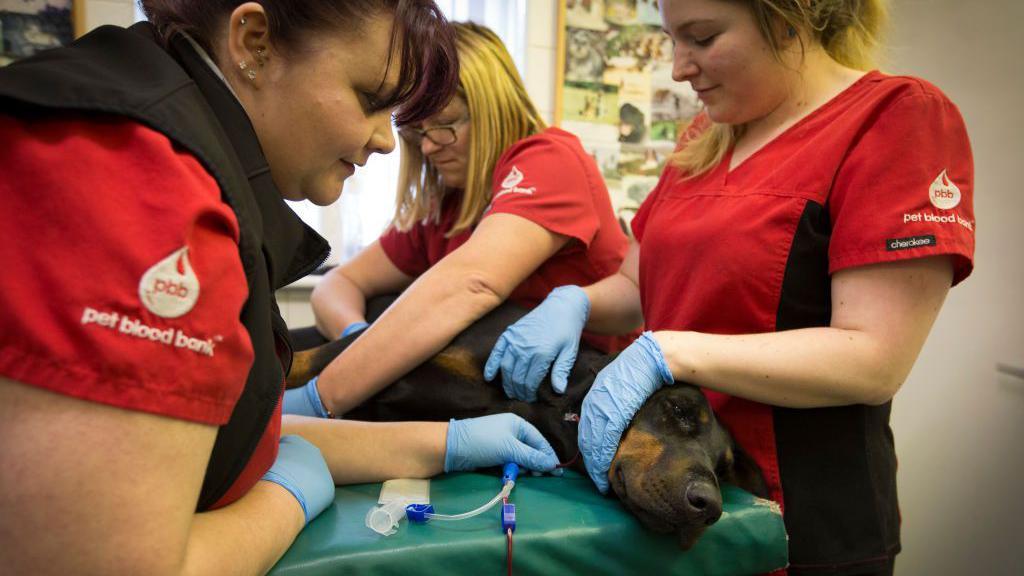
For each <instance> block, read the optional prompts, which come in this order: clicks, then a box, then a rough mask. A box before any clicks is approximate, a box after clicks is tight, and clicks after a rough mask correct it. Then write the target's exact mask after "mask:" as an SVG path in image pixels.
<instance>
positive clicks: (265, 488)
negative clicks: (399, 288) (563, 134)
mask: <svg viewBox="0 0 1024 576" xmlns="http://www.w3.org/2000/svg"><path fill="white" fill-rule="evenodd" d="M142 5H143V7H144V8H145V10H146V13H147V15H148V16H149V19H150V22H148V23H142V24H137V25H135V26H132V27H131V28H129V29H123V28H118V27H113V26H105V27H102V28H99V29H97V30H95V31H94V32H92V33H90V34H88V35H86V36H84V37H83V38H81V39H80V40H78V41H77V42H75V43H74V44H72V45H70V46H68V47H66V48H60V49H57V50H53V51H49V52H44V53H41V54H39V55H37V56H35V57H33V58H29V59H27V60H23V61H20V62H18V63H15V64H13V65H11V66H9V67H7V68H4V69H3V70H0V139H2V141H3V142H4V145H3V147H2V148H0V164H2V165H3V166H4V178H3V180H2V181H0V227H2V228H3V229H4V230H5V235H4V236H5V240H4V242H2V243H0V262H2V265H3V267H4V274H3V276H2V277H0V292H2V293H3V294H4V296H5V304H6V306H4V307H3V309H2V311H0V327H2V329H0V439H2V440H0V461H2V462H3V463H4V466H2V467H0V468H2V470H0V565H2V566H4V569H5V570H8V571H10V572H11V573H15V574H51V573H52V574H71V573H78V574H83V573H90V574H92V573H101V574H172V573H173V574H177V573H189V574H191V573H215V574H256V573H262V572H265V571H267V570H268V569H270V567H271V566H273V564H274V563H275V562H276V561H277V559H278V558H279V557H280V556H281V555H282V554H283V553H284V551H285V550H286V549H287V548H288V546H289V545H290V543H291V542H292V540H293V539H294V538H295V536H296V534H297V533H298V532H299V530H301V529H302V527H303V526H304V525H305V523H306V522H308V521H309V520H310V519H312V518H313V517H315V516H316V515H317V514H319V513H320V512H321V511H323V510H324V509H325V508H326V507H327V506H328V505H329V504H330V503H331V502H332V501H333V495H334V484H336V483H345V482H352V481H371V480H380V479H385V478H392V477H401V476H407V477H408V476H420V477H422V476H429V475H433V474H437V473H439V472H441V471H442V470H460V469H468V468H472V467H476V466H483V465H493V464H498V463H501V462H505V461H516V462H518V463H520V464H523V465H525V466H527V467H530V468H534V469H540V470H548V469H551V468H553V467H554V465H555V464H556V463H557V460H556V458H555V456H554V452H553V451H552V450H551V448H550V446H548V445H547V443H546V441H544V439H543V438H542V437H541V436H540V434H539V433H537V432H536V430H535V429H533V428H532V427H530V426H529V425H528V424H526V423H525V422H523V421H521V420H519V419H517V418H516V417H514V416H512V415H508V414H506V415H499V416H496V417H487V418H482V419H469V420H462V421H454V422H452V423H450V424H449V423H389V424H366V423H359V422H344V421H324V420H318V421H315V422H312V423H311V422H308V421H307V422H298V421H294V422H288V421H286V422H284V423H282V421H281V413H280V408H279V405H280V398H281V394H282V392H283V388H284V374H285V373H286V372H287V370H288V367H289V364H290V361H291V349H290V344H289V339H288V332H287V329H286V327H285V324H284V321H283V320H282V319H281V316H280V314H279V313H278V308H277V305H276V302H275V301H274V290H276V289H277V288H280V287H281V286H284V285H286V284H288V283H290V282H292V281H294V280H296V279H297V278H299V277H301V276H304V275H305V274H307V273H308V272H309V271H311V270H313V269H314V268H316V267H317V266H319V265H320V264H321V263H322V262H323V261H324V259H325V258H326V255H327V245H326V243H325V242H324V240H323V239H322V238H320V237H319V236H317V235H316V234H315V233H314V232H313V231H311V230H310V229H308V228H307V227H306V226H305V225H303V224H302V222H301V221H300V220H298V219H297V218H296V217H295V215H294V213H292V212H291V211H290V210H289V208H288V207H287V206H286V205H285V203H284V199H289V200H302V199H308V200H310V201H312V202H314V203H316V204H319V205H327V204H330V203H332V202H334V201H335V200H337V198H338V196H339V195H340V193H341V189H342V183H343V181H344V180H345V179H346V178H347V177H348V176H350V175H351V174H352V173H353V171H354V170H355V166H357V165H362V164H363V163H364V162H365V161H366V159H367V158H368V157H369V156H370V155H371V154H374V153H387V152H390V151H391V150H392V149H393V148H394V140H393V137H392V132H391V123H392V120H394V122H395V123H397V124H398V125H399V126H401V125H404V124H407V123H414V122H420V121H422V120H423V119H424V118H428V117H431V116H432V115H434V114H436V113H437V112H438V111H440V110H441V109H442V108H443V107H444V106H445V105H446V104H447V103H448V101H449V100H450V98H451V95H452V94H453V92H454V89H455V84H456V82H457V77H458V64H457V58H456V54H455V49H454V45H453V38H452V32H451V30H450V28H449V26H448V24H447V22H446V21H445V19H444V17H443V16H442V15H441V14H440V12H439V11H438V9H437V7H436V6H435V5H434V3H433V2H430V1H426V0H350V1H346V2H332V1H327V0H303V1H298V0H273V1H271V0H263V1H261V2H238V1H228V0H221V1H198V0H178V1H165V2H157V1H146V0H144V1H143V2H142ZM71 246H74V249H73V252H72V250H71V249H69V247H71ZM282 429H284V431H285V432H288V431H297V432H301V433H302V434H303V435H305V436H306V437H307V438H308V440H307V439H304V438H302V437H300V436H298V435H286V436H283V437H282V435H281V432H282ZM311 442H312V443H311ZM321 450H322V451H321ZM382 453H383V454H387V455H388V456H389V457H387V458H379V455H380V454H382Z"/></svg>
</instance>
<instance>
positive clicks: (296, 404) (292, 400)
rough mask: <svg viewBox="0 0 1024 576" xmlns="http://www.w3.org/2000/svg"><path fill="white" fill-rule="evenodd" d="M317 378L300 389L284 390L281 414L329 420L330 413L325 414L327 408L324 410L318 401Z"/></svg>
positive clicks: (322, 404)
mask: <svg viewBox="0 0 1024 576" xmlns="http://www.w3.org/2000/svg"><path fill="white" fill-rule="evenodd" d="M318 378H319V376H316V377H314V378H313V379H312V380H310V381H309V382H307V383H306V385H305V386H302V387H301V388H292V389H291V390H285V391H284V401H283V402H282V405H281V412H282V413H284V414H298V415H299V416H315V417H317V418H330V413H328V412H327V408H324V403H323V401H321V400H320V391H319V390H317V387H316V381H317V379H318Z"/></svg>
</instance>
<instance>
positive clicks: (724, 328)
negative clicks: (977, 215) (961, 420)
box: [632, 72, 975, 574]
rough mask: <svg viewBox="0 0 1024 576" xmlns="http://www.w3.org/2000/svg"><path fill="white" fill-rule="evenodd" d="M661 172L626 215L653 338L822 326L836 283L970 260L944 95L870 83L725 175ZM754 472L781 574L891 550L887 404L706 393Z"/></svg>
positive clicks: (892, 79)
mask: <svg viewBox="0 0 1024 576" xmlns="http://www.w3.org/2000/svg"><path fill="white" fill-rule="evenodd" d="M729 164H730V154H728V153H727V154H726V156H725V158H724V159H723V160H722V161H721V163H720V164H719V165H718V166H717V167H715V168H713V169H711V170H710V171H708V172H706V173H704V174H702V175H699V176H697V177H694V178H689V179H684V176H685V174H683V173H680V171H679V170H677V169H675V168H672V167H669V168H667V169H666V170H665V171H664V173H663V175H662V177H661V179H660V181H659V183H658V185H657V187H656V188H655V189H654V190H653V191H652V192H651V194H650V196H649V197H648V198H647V200H646V201H645V202H644V204H643V206H642V207H641V209H640V210H639V212H638V213H637V215H636V217H635V218H634V220H633V223H632V227H633V231H634V234H635V236H636V238H637V239H638V241H639V243H640V290H641V299H642V305H643V313H644V318H645V321H646V328H647V329H648V330H678V331H696V332H703V333H711V334H753V333H765V332H774V331H780V330H788V329H796V328H805V327H812V326H827V325H828V323H829V318H830V297H829V290H830V276H831V274H833V273H834V272H836V271H839V270H843V269H846V268H851V267H855V266H863V265H867V264H878V263H884V262H897V261H901V260H906V259H911V258H922V257H926V256H935V255H946V256H949V257H950V259H951V261H952V263H953V269H954V277H953V284H957V283H959V282H961V281H962V280H963V279H964V278H966V277H967V276H968V275H969V274H970V273H971V269H972V265H973V254H974V228H975V221H974V209H973V205H972V200H973V195H974V169H973V161H972V156H971V148H970V144H969V142H968V138H967V132H966V129H965V126H964V122H963V119H962V118H961V116H960V113H959V111H958V110H957V108H956V106H954V105H953V104H952V103H951V102H950V101H949V100H948V99H947V98H946V97H945V96H944V95H943V94H942V93H941V92H940V91H939V90H938V89H937V88H936V87H934V86H932V85H931V84H929V83H927V82H925V81H922V80H920V79H916V78H910V77H902V76H888V75H885V74H882V73H879V72H870V73H868V74H866V75H865V76H863V77H862V78H861V79H860V80H858V81H857V82H855V83H854V84H853V85H851V86H850V87H849V88H847V89H846V90H845V91H844V92H842V93H840V94H839V95H838V96H836V97H835V98H833V99H832V100H831V101H829V102H827V103H826V104H824V105H823V106H822V107H820V108H819V109H817V110H815V111H814V112H812V113H811V114H809V115H808V116H806V117H805V118H803V119H801V120H800V121H799V122H798V123H797V124H795V125H793V126H792V127H791V128H789V129H788V130H786V131H785V132H784V133H783V134H781V135H780V136H778V137H777V138H776V139H774V140H773V141H771V142H769V143H768V144H766V145H765V146H764V147H763V148H762V149H760V150H759V151H757V152H756V153H755V154H754V155H752V156H751V157H750V158H748V159H746V160H745V161H744V162H742V163H741V164H739V165H738V166H736V167H735V168H733V169H732V170H730V169H729ZM705 394H706V395H707V396H708V398H709V400H710V402H711V404H712V406H713V407H714V409H715V411H716V413H717V414H718V416H719V418H720V419H721V420H722V421H723V422H724V423H725V425H726V426H727V427H728V428H729V429H730V430H731V432H732V434H733V436H734V437H735V439H736V441H737V442H738V443H739V444H740V446H742V447H743V448H744V449H745V450H746V451H747V452H748V453H749V454H750V455H751V456H753V458H754V459H755V460H756V461H757V463H758V464H759V465H760V467H761V469H762V471H763V472H764V474H765V477H766V480H767V482H768V485H769V489H770V492H771V497H772V499H774V500H775V501H776V502H778V503H779V504H780V505H782V506H783V509H784V514H785V519H786V526H787V530H788V532H789V534H790V562H791V567H790V573H822V574H826V573H827V574H843V573H847V572H849V571H850V570H852V569H854V568H855V567H857V566H860V567H865V566H869V565H871V563H872V562H885V561H887V560H888V559H889V558H891V557H892V555H894V554H895V553H896V552H897V551H898V550H899V515H898V508H897V501H896V489H895V453H894V450H893V443H892V432H891V430H890V429H889V424H888V420H889V409H890V404H888V403H887V404H885V405H883V406H874V407H870V406H863V405H857V406H846V407H837V408H822V409H804V410H797V409H786V408H779V407H772V406H768V405H765V404H760V403H756V402H752V401H749V400H745V399H742V398H735V397H730V396H727V395H725V394H722V393H719V392H715V391H711V390H705Z"/></svg>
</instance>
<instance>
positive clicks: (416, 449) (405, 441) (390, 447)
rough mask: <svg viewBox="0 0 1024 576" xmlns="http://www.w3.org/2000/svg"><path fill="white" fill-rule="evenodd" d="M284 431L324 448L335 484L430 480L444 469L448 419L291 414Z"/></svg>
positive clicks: (288, 416) (285, 423)
mask: <svg viewBox="0 0 1024 576" xmlns="http://www.w3.org/2000/svg"><path fill="white" fill-rule="evenodd" d="M282 434H298V435H300V436H302V437H304V438H305V439H306V440H309V441H310V442H312V443H313V444H315V445H316V446H317V447H318V448H320V452H321V453H322V454H323V455H324V459H325V460H326V461H327V466H328V467H329V468H330V470H331V474H332V475H333V476H334V482H335V483H336V484H356V483H362V482H380V481H383V480H388V479H390V478H429V477H431V476H436V475H437V474H440V473H441V472H443V471H444V456H445V445H446V439H447V435H448V423H447V422H356V421H351V420H324V419H321V418H306V417H302V416H292V415H286V416H285V417H284V419H283V420H282Z"/></svg>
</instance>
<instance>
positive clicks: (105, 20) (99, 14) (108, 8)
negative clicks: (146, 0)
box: [81, 0, 135, 32]
mask: <svg viewBox="0 0 1024 576" xmlns="http://www.w3.org/2000/svg"><path fill="white" fill-rule="evenodd" d="M81 4H82V5H83V6H84V7H85V30H84V31H83V32H86V31H89V30H92V29H93V28H96V27H97V26H102V25H103V24H116V25H118V26H131V25H132V24H134V23H135V12H134V10H135V3H134V2H133V1H132V0H84V1H83V2H82V3H81Z"/></svg>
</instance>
